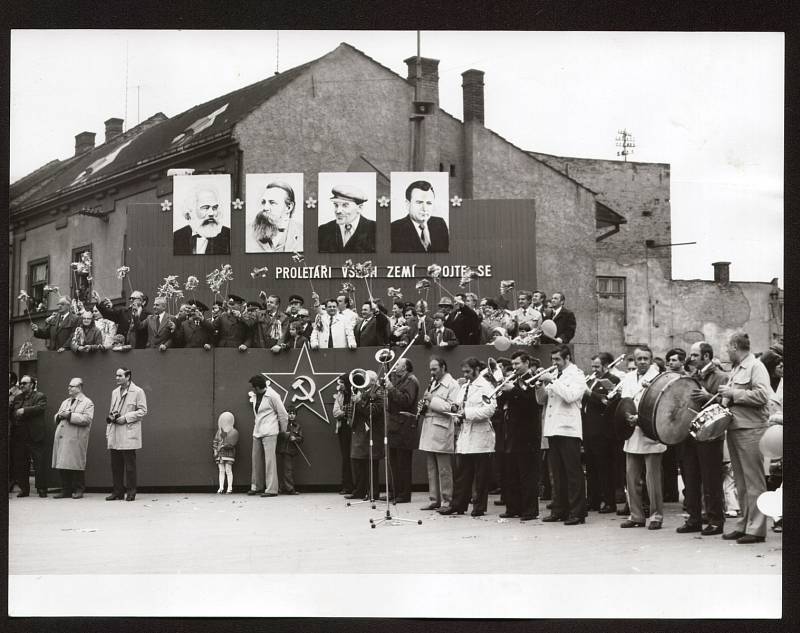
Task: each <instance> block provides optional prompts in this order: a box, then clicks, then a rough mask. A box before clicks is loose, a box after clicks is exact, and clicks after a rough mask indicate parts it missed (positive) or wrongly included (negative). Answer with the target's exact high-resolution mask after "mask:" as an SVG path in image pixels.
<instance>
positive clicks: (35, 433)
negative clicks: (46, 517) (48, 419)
mask: <svg viewBox="0 0 800 633" xmlns="http://www.w3.org/2000/svg"><path fill="white" fill-rule="evenodd" d="M19 386H20V389H21V390H22V391H21V392H20V394H19V395H17V397H16V398H15V399H14V402H13V403H12V404H11V414H12V420H11V423H12V425H11V450H12V454H13V460H12V462H13V463H14V465H15V466H16V468H17V472H16V474H15V477H14V479H15V480H16V481H17V483H18V484H19V487H20V492H19V494H17V496H18V497H27V496H28V495H29V494H30V492H31V488H30V479H29V472H28V469H29V466H28V464H29V463H30V460H31V458H33V469H34V471H35V472H36V490H37V492H38V493H39V496H40V497H46V496H47V479H48V474H49V472H50V451H51V448H52V446H51V443H50V440H51V439H52V432H50V433H48V432H47V425H46V424H45V419H44V412H45V409H47V396H46V395H44V394H43V393H42V392H41V391H38V390H37V389H36V382H35V380H34V379H33V377H32V376H23V377H22V378H20V380H19Z"/></svg>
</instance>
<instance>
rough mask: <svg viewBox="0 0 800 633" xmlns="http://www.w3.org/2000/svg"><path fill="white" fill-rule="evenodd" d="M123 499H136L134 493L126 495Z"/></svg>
mask: <svg viewBox="0 0 800 633" xmlns="http://www.w3.org/2000/svg"><path fill="white" fill-rule="evenodd" d="M125 501H136V493H135V492H134V493H133V494H128V495H126V496H125Z"/></svg>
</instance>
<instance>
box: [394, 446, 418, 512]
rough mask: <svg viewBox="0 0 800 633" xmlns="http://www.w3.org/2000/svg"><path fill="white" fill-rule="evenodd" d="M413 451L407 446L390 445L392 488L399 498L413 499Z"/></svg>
mask: <svg viewBox="0 0 800 633" xmlns="http://www.w3.org/2000/svg"><path fill="white" fill-rule="evenodd" d="M412 459H413V451H411V450H409V449H407V448H393V447H389V469H390V475H391V477H392V485H391V489H392V492H393V493H394V496H395V497H397V498H398V499H411V460H412Z"/></svg>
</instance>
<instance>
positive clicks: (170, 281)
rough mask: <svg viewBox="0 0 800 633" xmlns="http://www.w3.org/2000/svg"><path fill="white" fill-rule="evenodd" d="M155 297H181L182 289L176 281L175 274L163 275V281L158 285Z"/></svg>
mask: <svg viewBox="0 0 800 633" xmlns="http://www.w3.org/2000/svg"><path fill="white" fill-rule="evenodd" d="M156 296H157V297H166V298H167V299H173V298H176V299H180V298H182V297H183V290H181V286H180V284H179V283H178V276H177V275H168V276H166V277H164V283H163V284H161V285H160V286H159V287H158V291H157V293H156Z"/></svg>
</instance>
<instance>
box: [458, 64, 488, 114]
mask: <svg viewBox="0 0 800 633" xmlns="http://www.w3.org/2000/svg"><path fill="white" fill-rule="evenodd" d="M461 77H462V78H463V83H462V84H461V88H462V89H463V93H464V123H467V122H469V121H475V122H477V123H480V124H481V125H483V71H482V70H475V69H474V68H471V69H470V70H465V71H464V72H463V73H461Z"/></svg>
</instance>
